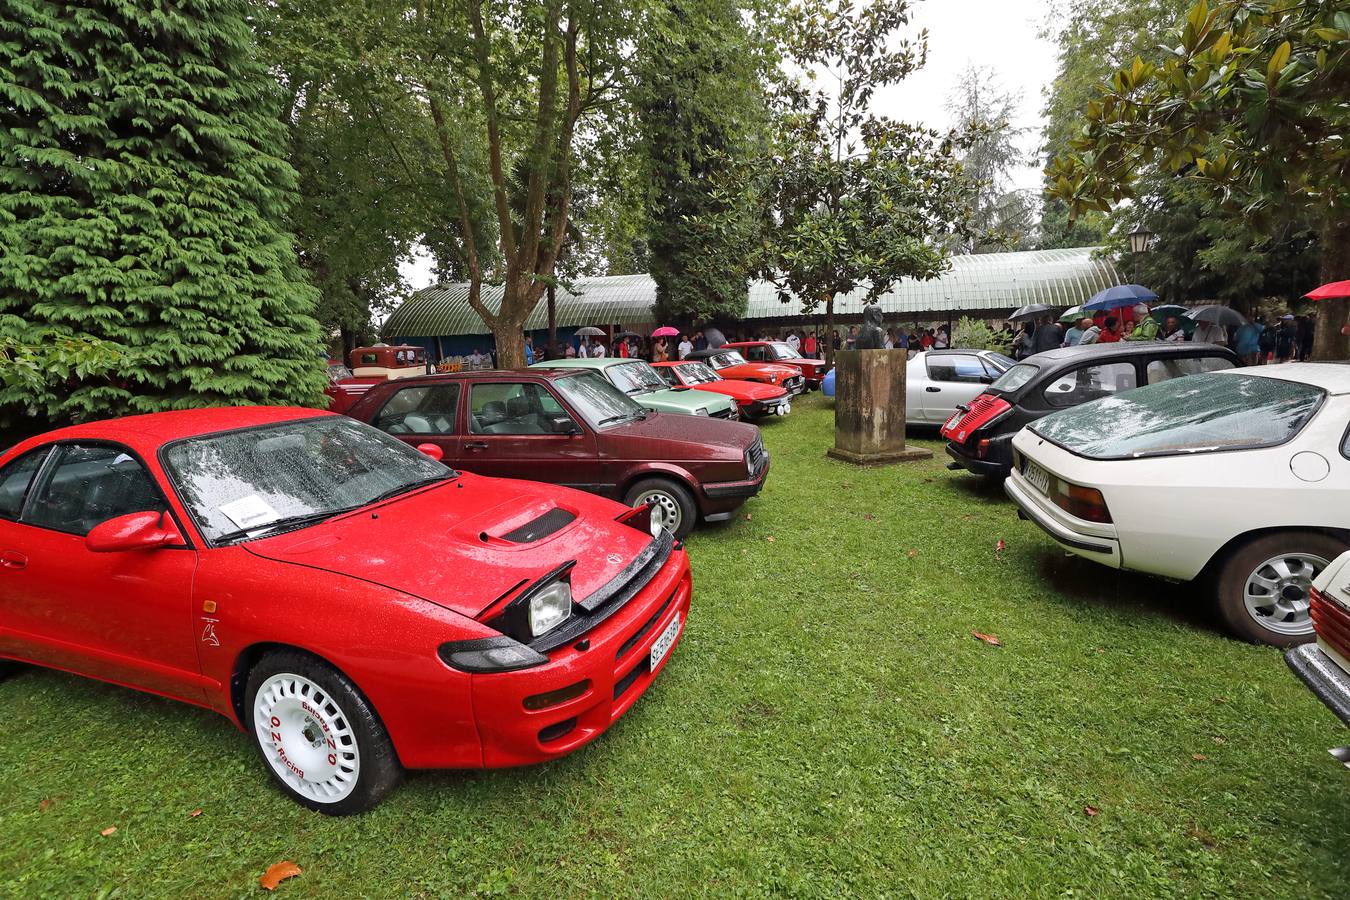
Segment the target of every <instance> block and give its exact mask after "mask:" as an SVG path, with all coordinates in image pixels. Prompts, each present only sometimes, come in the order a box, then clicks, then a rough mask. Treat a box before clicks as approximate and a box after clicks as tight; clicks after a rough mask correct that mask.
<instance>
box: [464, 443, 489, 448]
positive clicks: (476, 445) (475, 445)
mask: <svg viewBox="0 0 1350 900" xmlns="http://www.w3.org/2000/svg"><path fill="white" fill-rule="evenodd" d="M487 448H488V443H487V441H465V442H464V449H466V450H486V449H487Z"/></svg>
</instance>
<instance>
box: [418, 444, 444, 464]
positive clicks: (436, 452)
mask: <svg viewBox="0 0 1350 900" xmlns="http://www.w3.org/2000/svg"><path fill="white" fill-rule="evenodd" d="M417 452H418V453H421V454H423V455H425V456H430V457H431V458H432V459H434V460H436V462H440V461H441V460H442V459H445V451H444V450H442V449H441V448H440V447H439V446H438V445H436V444H430V443H428V444H418V445H417Z"/></svg>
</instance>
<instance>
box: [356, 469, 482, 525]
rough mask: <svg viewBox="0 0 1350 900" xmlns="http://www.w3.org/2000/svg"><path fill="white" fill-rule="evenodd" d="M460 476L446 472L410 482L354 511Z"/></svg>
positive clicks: (378, 496)
mask: <svg viewBox="0 0 1350 900" xmlns="http://www.w3.org/2000/svg"><path fill="white" fill-rule="evenodd" d="M458 474H459V473H457V472H446V473H445V474H444V475H434V476H432V477H430V478H423V479H421V480H419V481H410V482H408V483H407V484H400V485H399V486H398V487H396V488H390V489H389V490H387V491H385V492H384V493H383V494H376V495H375V496H374V497H371V498H370V499H369V500H367V501H366V502H364V503H358V504H357V505H356V506H353V507H352V509H360V508H361V507H363V506H370V505H371V504H372V503H380V502H382V501H384V500H388V499H389V498H390V497H397V496H398V495H399V494H406V493H407V492H408V491H412V490H416V489H417V488H420V487H426V486H427V485H429V484H435V483H436V482H438V481H449V480H450V479H452V478H456V477H458ZM342 511H343V512H345V511H346V510H342ZM335 515H336V513H335Z"/></svg>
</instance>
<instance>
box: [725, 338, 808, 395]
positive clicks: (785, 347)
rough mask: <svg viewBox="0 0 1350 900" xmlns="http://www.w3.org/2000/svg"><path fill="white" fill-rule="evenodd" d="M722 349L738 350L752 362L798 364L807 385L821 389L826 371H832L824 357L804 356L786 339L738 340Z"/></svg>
mask: <svg viewBox="0 0 1350 900" xmlns="http://www.w3.org/2000/svg"><path fill="white" fill-rule="evenodd" d="M722 349H725V350H737V351H739V352H740V354H741V355H742V356H744V357H745V358H746V359H748V360H750V362H764V363H782V364H783V365H785V366H796V367H797V368H798V369H801V370H802V377H803V378H805V379H806V387H807V388H808V389H812V388H814V389H815V390H817V391H818V390H820V382H821V381H822V380H823V379H824V378H825V373H826V372H828V371H830V367H829V366H827V365H826V364H825V360H823V359H811V358H809V357H805V356H802V355H801V354H800V353H798V352H797V351H796V350H793V349H792V345H791V344H789V343H787V342H786V341H738V342H736V343H734V344H723V345H722Z"/></svg>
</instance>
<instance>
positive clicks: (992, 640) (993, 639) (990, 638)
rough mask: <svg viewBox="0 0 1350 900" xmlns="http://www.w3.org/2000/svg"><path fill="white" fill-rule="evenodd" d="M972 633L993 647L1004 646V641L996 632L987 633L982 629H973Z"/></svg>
mask: <svg viewBox="0 0 1350 900" xmlns="http://www.w3.org/2000/svg"><path fill="white" fill-rule="evenodd" d="M971 634H973V635H975V636H976V637H977V638H979V639H980V640H982V641H984V642H985V643H986V644H988V645H989V646H991V647H1002V646H1003V642H1002V641H1000V640H999V639H998V635H996V634H985V633H984V632H982V631H972V632H971Z"/></svg>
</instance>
